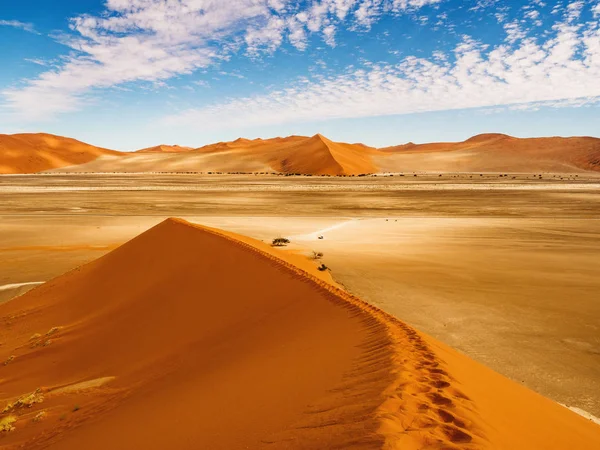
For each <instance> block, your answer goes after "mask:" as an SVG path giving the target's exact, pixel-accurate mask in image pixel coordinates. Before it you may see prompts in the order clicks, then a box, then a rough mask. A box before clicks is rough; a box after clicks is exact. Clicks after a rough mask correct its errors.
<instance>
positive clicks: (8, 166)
mask: <svg viewBox="0 0 600 450" xmlns="http://www.w3.org/2000/svg"><path fill="white" fill-rule="evenodd" d="M102 155H114V156H117V155H120V152H116V151H113V150H107V149H104V148H100V147H95V146H93V145H89V144H85V143H83V142H80V141H77V140H75V139H70V138H65V137H61V136H53V135H51V134H43V133H39V134H13V135H6V134H0V174H3V173H36V172H42V171H44V170H50V169H56V168H59V167H65V166H72V165H79V164H84V163H87V162H90V161H93V160H94V159H96V158H98V157H100V156H102Z"/></svg>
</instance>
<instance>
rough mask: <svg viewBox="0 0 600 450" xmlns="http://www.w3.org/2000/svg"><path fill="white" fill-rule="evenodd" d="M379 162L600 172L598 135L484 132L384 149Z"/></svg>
mask: <svg viewBox="0 0 600 450" xmlns="http://www.w3.org/2000/svg"><path fill="white" fill-rule="evenodd" d="M380 151H381V153H384V154H385V155H380V156H377V157H376V158H375V164H376V165H377V166H378V167H379V168H380V169H383V170H384V171H390V172H396V171H407V172H410V171H423V172H530V173H531V172H582V171H600V139H597V138H591V137H571V138H561V137H550V138H530V139H520V138H515V137H511V136H507V135H505V134H481V135H478V136H474V137H472V138H470V139H467V140H466V141H464V142H450V143H432V144H422V145H415V144H412V143H409V144H406V145H398V146H395V147H387V148H382V149H380Z"/></svg>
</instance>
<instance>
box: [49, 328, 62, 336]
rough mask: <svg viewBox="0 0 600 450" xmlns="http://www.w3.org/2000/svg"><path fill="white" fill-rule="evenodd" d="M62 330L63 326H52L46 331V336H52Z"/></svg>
mask: <svg viewBox="0 0 600 450" xmlns="http://www.w3.org/2000/svg"><path fill="white" fill-rule="evenodd" d="M60 330H62V327H52V328H50V330H49V331H48V332H47V333H46V336H52V335H53V334H56V333H58V332H59V331H60Z"/></svg>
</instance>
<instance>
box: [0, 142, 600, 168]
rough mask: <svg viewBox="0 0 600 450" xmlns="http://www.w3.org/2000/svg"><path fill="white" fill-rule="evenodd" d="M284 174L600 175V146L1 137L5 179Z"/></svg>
mask: <svg viewBox="0 0 600 450" xmlns="http://www.w3.org/2000/svg"><path fill="white" fill-rule="evenodd" d="M41 171H59V172H122V173H133V172H278V173H297V174H306V175H309V174H310V175H360V174H369V173H381V172H513V173H514V172H523V173H532V172H533V173H536V172H586V171H600V139H597V138H592V137H571V138H560V137H551V138H531V139H520V138H515V137H511V136H507V135H504V134H482V135H478V136H474V137H472V138H470V139H467V140H466V141H464V142H449V143H431V144H414V143H408V144H404V145H398V146H394V147H386V148H380V149H376V148H372V147H368V146H366V145H364V144H347V143H339V142H333V141H331V140H329V139H327V138H326V137H324V136H322V135H320V134H317V135H315V136H312V137H306V136H289V137H284V138H281V137H278V138H272V139H253V140H250V139H243V138H240V139H236V140H235V141H231V142H219V143H216V144H210V145H206V146H204V147H200V148H196V149H193V148H191V147H180V146H177V145H158V146H156V147H150V148H145V149H142V150H138V151H137V152H117V151H112V150H106V149H100V148H97V147H93V146H90V145H87V144H84V143H81V142H78V141H75V140H72V139H68V138H61V137H58V136H51V135H12V136H8V135H0V173H35V172H41Z"/></svg>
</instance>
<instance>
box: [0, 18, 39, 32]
mask: <svg viewBox="0 0 600 450" xmlns="http://www.w3.org/2000/svg"><path fill="white" fill-rule="evenodd" d="M2 26H4V27H13V28H19V29H21V30H24V31H27V32H29V33H33V34H40V33H38V32H37V31H36V30H35V27H34V26H33V24H31V23H28V22H21V21H19V20H0V27H2Z"/></svg>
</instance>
